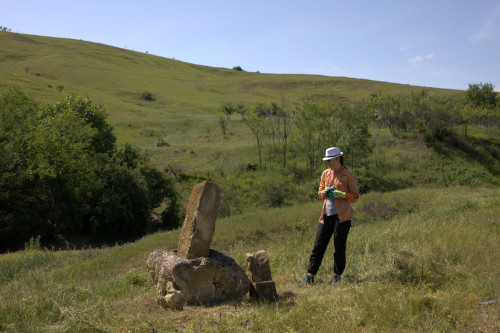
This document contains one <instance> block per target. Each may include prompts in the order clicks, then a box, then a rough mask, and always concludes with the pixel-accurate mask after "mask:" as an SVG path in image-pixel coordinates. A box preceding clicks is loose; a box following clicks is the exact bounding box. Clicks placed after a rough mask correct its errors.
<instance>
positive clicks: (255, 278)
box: [246, 250, 273, 282]
mask: <svg viewBox="0 0 500 333" xmlns="http://www.w3.org/2000/svg"><path fill="white" fill-rule="evenodd" d="M246 261H247V266H248V272H249V277H250V281H252V282H261V281H271V280H272V279H273V278H272V276H271V265H270V264H269V257H268V256H267V252H266V251H264V250H261V251H257V252H253V253H247V254H246Z"/></svg>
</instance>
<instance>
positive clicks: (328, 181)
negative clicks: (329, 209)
mask: <svg viewBox="0 0 500 333" xmlns="http://www.w3.org/2000/svg"><path fill="white" fill-rule="evenodd" d="M331 186H335V189H336V190H339V191H342V192H345V194H346V197H345V199H335V210H336V211H337V215H338V217H339V220H340V222H344V221H349V220H352V207H351V205H350V203H351V202H352V203H354V202H356V201H358V199H359V189H358V182H357V180H356V178H355V177H354V175H353V174H352V173H351V172H350V171H349V170H347V169H346V168H345V167H344V166H342V167H341V168H340V170H339V172H338V173H335V172H334V171H333V170H332V169H326V170H325V171H323V173H322V174H321V181H320V183H319V189H318V196H319V198H320V199H324V202H323V210H322V211H321V217H320V219H319V221H320V222H321V223H322V222H323V216H324V215H325V206H326V200H327V198H328V197H327V195H326V194H323V190H324V189H325V188H327V187H331Z"/></svg>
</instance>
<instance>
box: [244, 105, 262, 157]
mask: <svg viewBox="0 0 500 333" xmlns="http://www.w3.org/2000/svg"><path fill="white" fill-rule="evenodd" d="M264 108H265V106H264V105H263V104H257V105H256V106H254V107H253V108H252V109H251V110H250V111H248V112H245V114H244V115H243V122H244V123H245V125H247V126H248V128H249V129H250V131H251V132H252V134H253V136H254V137H255V140H256V141H257V149H258V151H259V163H260V165H262V145H263V142H264V137H265V135H266V131H267V125H266V117H265V116H263V114H261V113H262V110H263V109H264Z"/></svg>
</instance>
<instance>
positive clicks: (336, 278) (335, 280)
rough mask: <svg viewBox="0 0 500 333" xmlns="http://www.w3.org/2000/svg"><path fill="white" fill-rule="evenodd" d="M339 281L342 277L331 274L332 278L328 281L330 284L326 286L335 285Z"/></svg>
mask: <svg viewBox="0 0 500 333" xmlns="http://www.w3.org/2000/svg"><path fill="white" fill-rule="evenodd" d="M340 280H342V276H340V275H337V274H333V275H332V278H331V279H330V282H328V284H332V283H337V282H340Z"/></svg>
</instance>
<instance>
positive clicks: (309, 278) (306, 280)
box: [300, 274, 314, 285]
mask: <svg viewBox="0 0 500 333" xmlns="http://www.w3.org/2000/svg"><path fill="white" fill-rule="evenodd" d="M305 284H314V276H313V275H309V274H306V275H305V276H304V279H303V280H302V282H300V285H305Z"/></svg>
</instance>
